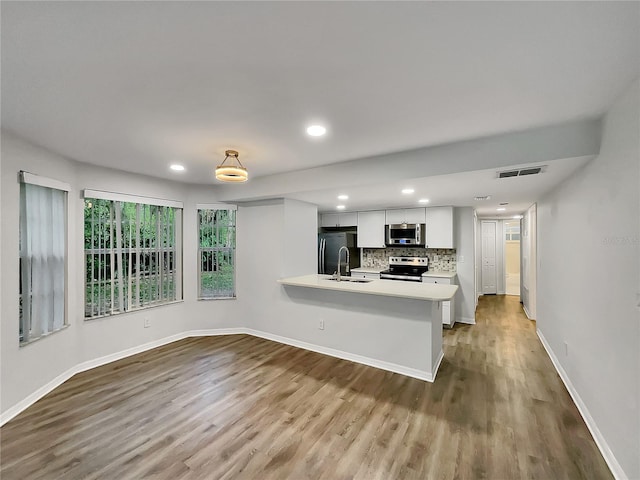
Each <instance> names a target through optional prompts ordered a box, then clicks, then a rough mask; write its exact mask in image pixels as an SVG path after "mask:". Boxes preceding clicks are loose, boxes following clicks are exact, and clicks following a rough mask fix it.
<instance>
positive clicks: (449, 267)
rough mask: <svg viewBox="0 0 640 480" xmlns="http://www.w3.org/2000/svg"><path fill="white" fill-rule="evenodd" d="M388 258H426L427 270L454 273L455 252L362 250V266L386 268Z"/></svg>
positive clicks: (421, 249)
mask: <svg viewBox="0 0 640 480" xmlns="http://www.w3.org/2000/svg"><path fill="white" fill-rule="evenodd" d="M389 257H428V258H429V270H439V271H442V272H455V271H456V250H455V249H444V248H443V249H440V248H397V247H390V248H364V249H362V266H363V267H370V268H387V267H388V266H389Z"/></svg>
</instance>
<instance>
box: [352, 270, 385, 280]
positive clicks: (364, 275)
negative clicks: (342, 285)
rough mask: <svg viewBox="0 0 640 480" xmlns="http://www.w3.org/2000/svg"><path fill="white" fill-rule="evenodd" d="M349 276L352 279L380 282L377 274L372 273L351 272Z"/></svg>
mask: <svg viewBox="0 0 640 480" xmlns="http://www.w3.org/2000/svg"><path fill="white" fill-rule="evenodd" d="M351 276H352V277H354V278H370V279H372V280H380V274H379V273H373V272H353V271H352V272H351Z"/></svg>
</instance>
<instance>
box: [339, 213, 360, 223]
mask: <svg viewBox="0 0 640 480" xmlns="http://www.w3.org/2000/svg"><path fill="white" fill-rule="evenodd" d="M338 224H339V226H341V227H355V226H356V225H358V212H348V213H341V214H340V215H339V217H338Z"/></svg>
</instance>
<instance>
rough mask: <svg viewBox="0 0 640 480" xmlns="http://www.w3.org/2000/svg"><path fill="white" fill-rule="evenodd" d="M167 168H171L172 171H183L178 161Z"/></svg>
mask: <svg viewBox="0 0 640 480" xmlns="http://www.w3.org/2000/svg"><path fill="white" fill-rule="evenodd" d="M169 168H170V169H171V170H173V171H174V172H183V171H184V167H183V166H182V165H180V164H178V163H174V164H173V165H171V166H170V167H169Z"/></svg>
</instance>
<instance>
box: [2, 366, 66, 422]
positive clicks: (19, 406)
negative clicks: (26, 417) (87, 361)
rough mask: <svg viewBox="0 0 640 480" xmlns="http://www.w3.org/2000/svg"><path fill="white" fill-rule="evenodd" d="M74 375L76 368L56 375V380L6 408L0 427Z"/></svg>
mask: <svg viewBox="0 0 640 480" xmlns="http://www.w3.org/2000/svg"><path fill="white" fill-rule="evenodd" d="M76 373H77V372H76V367H72V368H70V369H69V370H67V371H66V372H64V373H61V374H60V375H58V376H57V377H56V378H54V379H53V380H51V381H50V382H49V383H46V384H45V385H43V386H42V387H40V388H39V389H37V390H36V391H35V392H33V393H32V394H30V395H28V396H27V397H26V398H24V399H23V400H21V401H20V402H18V403H16V404H15V405H14V406H12V407H11V408H8V409H7V410H5V411H4V412H2V415H0V427H1V426H2V425H4V424H5V423H7V422H8V421H9V420H11V419H12V418H13V417H15V416H16V415H18V414H19V413H20V412H22V411H23V410H26V409H27V408H29V407H30V406H31V405H33V404H34V403H36V402H37V401H38V400H40V399H41V398H42V397H44V396H45V395H46V394H47V393H49V392H50V391H52V390H53V389H54V388H56V387H58V386H60V385H62V384H63V383H64V382H66V381H67V380H69V379H70V378H71V377H73V376H74V375H75V374H76Z"/></svg>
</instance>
